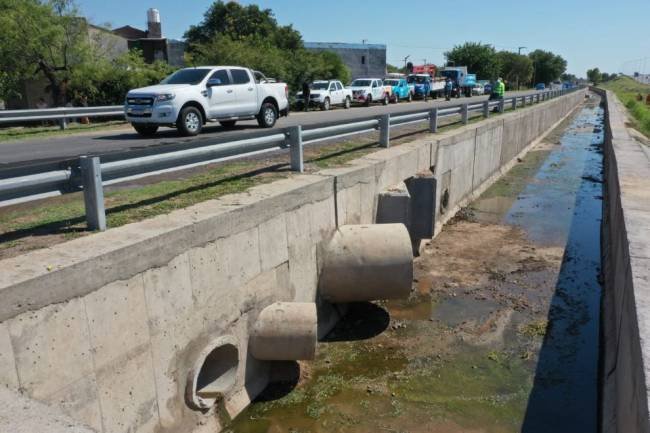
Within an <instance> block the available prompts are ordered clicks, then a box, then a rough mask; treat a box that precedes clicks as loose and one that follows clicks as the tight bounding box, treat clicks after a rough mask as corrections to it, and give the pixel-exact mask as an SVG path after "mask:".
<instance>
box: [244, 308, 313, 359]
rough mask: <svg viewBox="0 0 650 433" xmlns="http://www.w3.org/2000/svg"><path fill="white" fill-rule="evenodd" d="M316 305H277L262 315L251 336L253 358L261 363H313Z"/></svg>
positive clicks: (263, 311) (264, 311) (265, 310)
mask: <svg viewBox="0 0 650 433" xmlns="http://www.w3.org/2000/svg"><path fill="white" fill-rule="evenodd" d="M317 322H318V321H317V316H316V304H315V303H313V302H276V303H274V304H271V305H269V306H268V307H266V308H265V309H264V310H262V312H261V313H260V315H259V317H258V318H257V322H255V326H254V327H253V331H252V333H251V336H250V341H249V348H250V351H251V355H253V356H254V357H255V358H257V359H259V360H262V361H298V360H309V359H314V355H315V354H316V337H317Z"/></svg>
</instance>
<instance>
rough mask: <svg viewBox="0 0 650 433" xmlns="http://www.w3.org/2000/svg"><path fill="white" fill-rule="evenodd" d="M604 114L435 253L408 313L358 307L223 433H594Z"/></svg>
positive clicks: (495, 190)
mask: <svg viewBox="0 0 650 433" xmlns="http://www.w3.org/2000/svg"><path fill="white" fill-rule="evenodd" d="M597 102H598V101H597V100H596V98H593V97H592V100H591V103H590V105H585V106H584V107H583V108H582V109H581V110H579V112H578V114H577V115H576V116H575V117H574V118H573V119H572V121H571V122H569V123H566V124H565V125H564V127H565V129H564V130H556V131H554V133H553V134H551V137H552V138H551V139H550V141H549V142H548V143H546V145H545V146H541V148H539V149H535V150H533V151H531V152H530V153H529V154H528V155H527V157H526V158H524V160H523V161H522V162H521V163H519V164H517V165H516V166H515V167H514V168H513V170H511V172H510V173H509V174H508V175H507V176H505V177H504V178H503V179H501V180H500V181H499V182H497V183H496V184H495V185H494V186H493V187H492V188H490V189H488V191H486V192H485V194H484V195H483V196H482V197H481V198H480V199H479V200H478V201H477V202H476V203H474V204H473V205H472V208H471V213H472V218H467V219H460V220H458V221H456V222H455V223H454V224H451V225H448V226H446V227H445V229H444V230H443V232H442V233H441V234H440V235H439V236H438V237H437V238H436V239H435V240H434V241H433V242H432V243H431V244H430V245H427V246H426V247H425V249H424V251H423V253H422V255H421V256H420V257H419V258H418V259H417V261H416V266H415V278H414V290H413V293H412V296H411V298H410V299H409V300H406V301H390V302H380V303H366V304H363V303H362V304H353V305H351V306H350V309H349V313H348V316H347V317H346V318H345V319H344V320H342V321H341V322H340V323H339V324H338V325H337V327H336V329H335V330H334V331H333V332H332V333H331V334H330V335H329V336H328V337H327V338H326V341H324V342H321V343H319V345H318V353H317V357H316V360H315V361H313V362H309V363H300V364H299V367H300V380H298V379H296V380H295V381H294V382H291V383H290V384H289V386H285V388H286V389H285V388H281V391H282V392H277V390H276V391H275V392H274V391H273V388H271V389H270V390H267V392H265V394H263V395H262V396H261V397H260V398H258V401H257V402H255V403H254V404H252V405H251V406H250V407H249V408H248V409H246V410H245V411H244V412H242V414H240V415H239V416H238V417H237V418H236V419H235V420H233V422H232V424H231V425H230V427H229V429H228V430H227V431H230V432H244V433H275V432H295V433H299V432H368V433H371V432H372V433H375V432H395V433H401V432H423V433H424V432H434V433H443V432H444V433H457V432H465V433H515V432H524V433H537V432H545V433H546V432H551V431H552V432H558V433H564V432H566V433H569V432H570V433H574V432H581V433H583V432H585V433H595V432H596V396H597V380H596V379H597V375H596V372H597V363H598V326H599V322H598V317H599V301H600V287H599V285H598V279H597V277H598V272H599V269H598V266H599V243H600V240H599V234H600V216H601V215H600V212H601V211H600V209H601V205H602V202H601V198H600V197H601V195H602V192H601V190H602V184H601V183H600V180H601V179H602V174H601V158H602V155H601V153H600V144H601V143H602V131H601V129H602V128H601V127H600V125H602V118H603V117H602V116H603V113H602V110H601V109H600V108H599V107H598V106H597V105H594V103H597ZM275 386H280V385H275Z"/></svg>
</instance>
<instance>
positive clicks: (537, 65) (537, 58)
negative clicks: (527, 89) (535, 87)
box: [528, 50, 567, 84]
mask: <svg viewBox="0 0 650 433" xmlns="http://www.w3.org/2000/svg"><path fill="white" fill-rule="evenodd" d="M528 57H530V59H531V60H532V61H533V68H534V72H533V83H546V84H548V83H550V82H551V81H555V80H557V79H558V78H560V76H561V75H562V74H563V73H564V72H565V71H566V65H567V63H566V60H564V59H563V58H562V57H561V56H559V55H557V54H554V53H552V52H550V51H544V50H535V51H533V52H532V53H530V54H528Z"/></svg>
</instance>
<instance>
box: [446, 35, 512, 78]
mask: <svg viewBox="0 0 650 433" xmlns="http://www.w3.org/2000/svg"><path fill="white" fill-rule="evenodd" d="M445 58H446V59H447V62H453V63H454V64H455V65H456V66H467V72H468V73H470V74H476V76H477V78H478V79H479V80H490V79H494V78H496V77H497V76H498V75H499V70H500V65H499V59H498V58H497V55H496V51H495V49H494V47H492V46H491V45H488V44H482V43H480V42H465V43H464V44H463V45H456V46H454V48H452V49H451V50H450V51H447V52H446V53H445Z"/></svg>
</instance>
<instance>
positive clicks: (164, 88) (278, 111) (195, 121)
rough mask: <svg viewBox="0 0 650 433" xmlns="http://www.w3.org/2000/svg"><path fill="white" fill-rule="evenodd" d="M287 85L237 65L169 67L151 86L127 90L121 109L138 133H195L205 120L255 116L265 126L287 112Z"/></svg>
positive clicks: (232, 120)
mask: <svg viewBox="0 0 650 433" xmlns="http://www.w3.org/2000/svg"><path fill="white" fill-rule="evenodd" d="M288 92H289V89H288V87H287V85H286V84H284V83H275V82H272V80H268V79H266V78H265V77H264V76H263V75H262V74H260V73H258V72H254V71H251V70H250V69H246V68H242V67H239V66H202V67H196V68H185V69H180V70H178V71H176V72H174V73H173V74H172V75H170V76H169V77H167V78H165V79H164V80H163V81H162V82H161V83H160V84H158V85H156V86H149V87H143V88H141V89H134V90H131V91H129V93H128V94H127V95H126V104H125V106H124V114H125V116H126V120H127V121H128V122H131V124H132V125H133V127H134V128H135V130H136V131H137V132H138V133H139V134H140V135H144V136H150V135H153V134H155V133H156V131H157V130H158V128H159V127H160V126H171V127H176V128H177V129H178V130H179V132H180V133H181V134H182V135H197V134H198V133H200V132H201V129H202V128H203V125H205V123H207V122H208V121H218V122H219V123H220V124H221V125H223V126H224V127H233V126H234V125H235V123H236V122H237V121H238V120H250V119H257V123H258V124H259V125H260V126H261V127H263V128H271V127H272V126H273V125H275V122H276V120H277V119H278V117H280V116H288V115H289V102H288V98H287V96H288Z"/></svg>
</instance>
